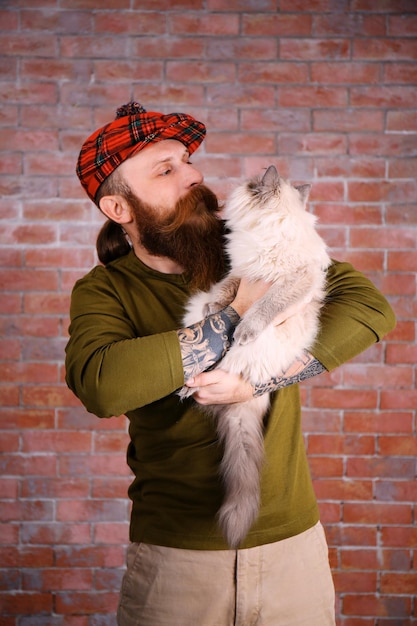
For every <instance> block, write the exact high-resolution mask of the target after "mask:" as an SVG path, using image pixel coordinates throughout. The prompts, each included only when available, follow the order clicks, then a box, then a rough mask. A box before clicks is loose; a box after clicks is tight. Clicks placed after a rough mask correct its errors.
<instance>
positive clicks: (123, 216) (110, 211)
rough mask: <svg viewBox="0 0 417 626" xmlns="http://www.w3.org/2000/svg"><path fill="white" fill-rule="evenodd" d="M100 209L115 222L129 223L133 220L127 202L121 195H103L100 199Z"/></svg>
mask: <svg viewBox="0 0 417 626" xmlns="http://www.w3.org/2000/svg"><path fill="white" fill-rule="evenodd" d="M100 210H101V211H102V212H103V213H104V215H106V217H108V218H109V220H112V222H116V223H117V224H129V223H130V222H132V221H133V216H132V212H131V210H130V206H129V204H128V203H127V202H126V199H125V198H123V196H119V195H115V196H103V198H101V200H100Z"/></svg>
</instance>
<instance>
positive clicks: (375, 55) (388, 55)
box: [352, 37, 417, 61]
mask: <svg viewBox="0 0 417 626" xmlns="http://www.w3.org/2000/svg"><path fill="white" fill-rule="evenodd" d="M352 56H353V58H354V59H368V60H369V59H373V60H374V61H382V60H389V61H395V60H397V59H403V60H404V59H406V60H408V61H411V60H413V59H417V42H416V41H415V40H414V41H413V40H412V39H410V40H407V39H405V38H404V39H403V40H401V39H400V40H398V39H396V38H393V39H387V38H386V37H384V38H383V39H379V38H377V37H375V38H371V39H365V38H364V39H355V40H354V42H353V52H352Z"/></svg>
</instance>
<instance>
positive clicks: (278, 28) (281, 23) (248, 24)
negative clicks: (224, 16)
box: [242, 13, 312, 37]
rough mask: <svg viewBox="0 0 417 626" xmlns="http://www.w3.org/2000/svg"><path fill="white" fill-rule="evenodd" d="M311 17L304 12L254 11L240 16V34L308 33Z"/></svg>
mask: <svg viewBox="0 0 417 626" xmlns="http://www.w3.org/2000/svg"><path fill="white" fill-rule="evenodd" d="M311 25H312V18H311V16H310V15H308V14H305V15H302V14H293V15H291V14H285V13H279V14H276V15H274V14H271V15H268V13H254V14H250V13H249V14H246V15H243V16H242V34H243V35H245V36H247V37H253V36H260V37H267V36H274V37H277V36H281V37H282V36H285V35H290V36H291V37H293V36H294V35H297V36H300V35H310V34H311Z"/></svg>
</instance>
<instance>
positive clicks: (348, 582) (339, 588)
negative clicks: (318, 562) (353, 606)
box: [333, 571, 378, 593]
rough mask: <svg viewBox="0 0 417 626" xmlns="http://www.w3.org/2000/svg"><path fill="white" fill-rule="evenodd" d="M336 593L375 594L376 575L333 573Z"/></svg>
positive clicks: (367, 573)
mask: <svg viewBox="0 0 417 626" xmlns="http://www.w3.org/2000/svg"><path fill="white" fill-rule="evenodd" d="M333 580H334V584H335V588H336V592H337V593H354V592H355V591H356V592H357V593H372V592H374V593H376V592H377V590H378V589H377V575H376V573H373V572H362V573H361V572H346V571H345V572H337V571H336V572H333Z"/></svg>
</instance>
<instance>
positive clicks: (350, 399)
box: [311, 389, 377, 409]
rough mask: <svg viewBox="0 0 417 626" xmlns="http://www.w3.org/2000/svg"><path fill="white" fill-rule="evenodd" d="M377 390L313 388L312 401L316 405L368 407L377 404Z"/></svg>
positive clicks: (327, 406)
mask: <svg viewBox="0 0 417 626" xmlns="http://www.w3.org/2000/svg"><path fill="white" fill-rule="evenodd" d="M376 400H377V396H376V391H373V390H371V389H369V390H357V389H356V390H349V389H320V390H316V389H312V390H311V401H312V405H313V406H315V407H326V408H331V407H344V408H345V409H347V408H350V409H352V408H357V409H366V408H371V407H375V406H376Z"/></svg>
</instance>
